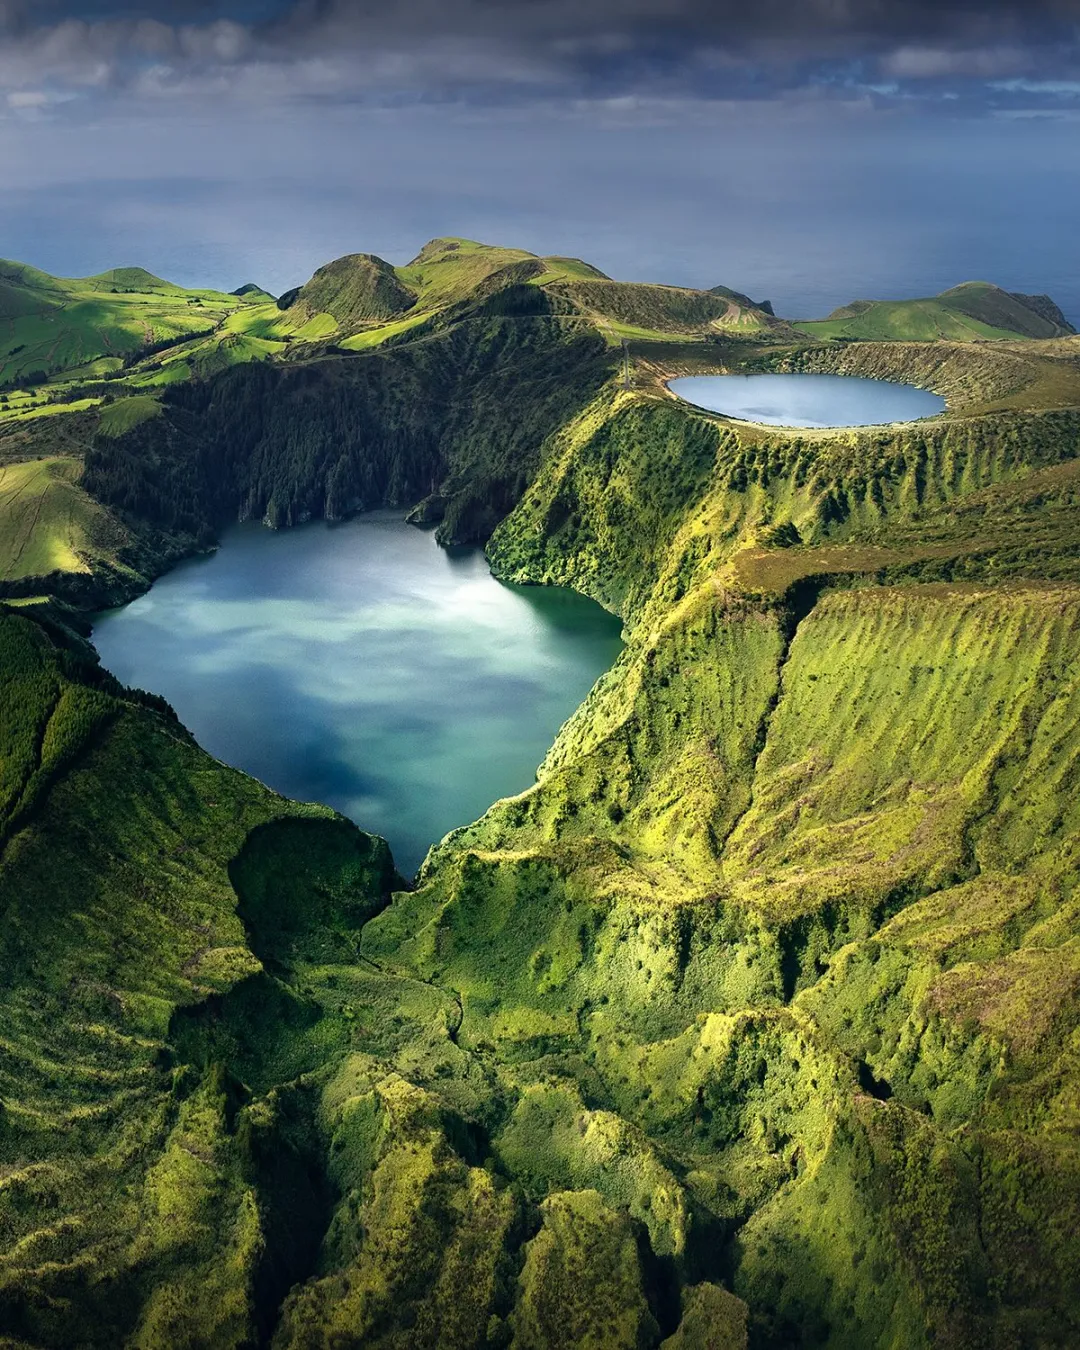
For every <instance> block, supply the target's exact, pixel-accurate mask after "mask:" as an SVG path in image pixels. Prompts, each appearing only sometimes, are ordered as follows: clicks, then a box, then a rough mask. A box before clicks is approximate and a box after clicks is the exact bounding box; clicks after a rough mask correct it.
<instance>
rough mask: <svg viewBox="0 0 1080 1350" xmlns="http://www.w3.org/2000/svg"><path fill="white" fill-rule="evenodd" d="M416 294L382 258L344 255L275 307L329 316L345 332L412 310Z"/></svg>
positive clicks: (287, 294)
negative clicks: (297, 306)
mask: <svg viewBox="0 0 1080 1350" xmlns="http://www.w3.org/2000/svg"><path fill="white" fill-rule="evenodd" d="M415 303H416V292H415V291H413V290H411V289H410V288H409V287H408V286H406V285H405V284H404V283H403V282H402V281H401V279H400V278H399V276H398V274H397V272H395V270H394V269H393V267H391V266H390V264H389V263H388V262H387V261H386V260H385V258H380V257H378V256H377V255H376V254H374V253H347V254H345V256H344V257H341V258H335V259H334V261H333V262H329V263H326V264H325V265H324V266H323V267H320V268H319V269H318V270H317V271H316V273H315V275H314V276H313V277H312V278H311V280H310V281H309V282H308V283H307V285H305V286H301V287H300V288H299V289H298V290H295V291H289V292H287V293H286V294H285V295H283V296H282V297H281V299H280V300H279V301H278V304H279V305H280V306H281V307H282V308H283V309H291V308H293V307H294V306H296V305H300V306H303V307H304V308H305V309H306V310H307V311H308V312H309V313H310V314H311V315H312V316H314V315H315V314H330V315H332V317H333V318H334V319H335V320H336V321H337V323H338V324H339V325H340V326H341V327H343V328H347V327H350V326H356V325H360V324H365V323H370V322H371V321H372V320H387V319H393V318H396V317H397V316H398V315H400V314H404V313H406V312H407V311H408V310H410V309H412V307H413V305H414V304H415Z"/></svg>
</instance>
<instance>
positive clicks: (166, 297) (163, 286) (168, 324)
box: [0, 261, 246, 387]
mask: <svg viewBox="0 0 1080 1350" xmlns="http://www.w3.org/2000/svg"><path fill="white" fill-rule="evenodd" d="M244 303H246V302H245V301H244V300H242V299H241V298H240V297H237V296H229V295H223V294H221V293H219V292H217V291H208V290H185V289H183V288H182V287H180V286H174V285H172V284H171V283H170V282H167V281H162V280H161V279H160V278H159V277H155V276H153V275H152V274H151V273H149V272H147V271H145V270H144V269H143V268H141V267H120V268H115V269H113V270H112V271H109V272H103V273H101V274H100V275H99V276H94V277H85V278H82V279H80V280H65V279H62V278H60V277H51V276H48V275H47V274H46V273H44V272H39V271H37V270H36V269H35V268H31V267H26V266H24V265H23V264H21V263H11V262H5V261H0V319H4V320H6V321H8V322H6V323H5V326H4V331H3V333H2V334H0V387H5V386H6V387H11V386H13V385H15V384H17V383H19V382H20V381H22V382H24V383H29V384H41V383H43V382H44V381H45V380H46V379H55V378H56V377H57V376H58V375H60V374H62V373H63V372H67V371H77V370H80V369H81V368H84V367H88V366H92V365H93V364H94V363H101V364H99V365H98V366H97V368H96V369H95V370H94V371H92V372H88V373H92V374H95V375H98V376H100V375H101V374H104V373H105V372H106V371H110V370H111V371H115V370H118V369H120V368H121V367H122V365H123V363H124V361H125V360H127V359H129V358H131V357H132V356H134V355H136V354H138V353H139V352H140V351H143V350H146V349H149V348H153V347H155V346H158V345H160V344H163V343H167V342H170V341H174V340H176V339H183V337H185V336H186V335H188V334H191V333H207V332H212V331H213V330H214V328H216V326H217V325H218V324H219V323H220V322H221V321H222V319H224V318H225V317H226V315H228V314H230V313H231V312H232V311H234V310H236V309H237V308H238V307H239V306H240V305H242V304H244Z"/></svg>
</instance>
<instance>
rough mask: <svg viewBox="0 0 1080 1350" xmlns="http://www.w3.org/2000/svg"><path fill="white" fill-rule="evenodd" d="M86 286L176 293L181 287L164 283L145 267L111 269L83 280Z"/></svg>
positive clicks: (100, 288) (101, 288) (102, 288)
mask: <svg viewBox="0 0 1080 1350" xmlns="http://www.w3.org/2000/svg"><path fill="white" fill-rule="evenodd" d="M85 281H86V284H87V285H92V286H96V287H97V288H98V289H99V290H116V291H178V290H181V289H182V287H180V286H174V285H173V283H172V282H171V281H164V280H162V278H161V277H157V276H155V275H154V274H153V272H148V271H147V270H146V268H145V267H111V268H110V269H109V270H108V271H107V272H98V273H97V275H96V276H92V277H86V278H85Z"/></svg>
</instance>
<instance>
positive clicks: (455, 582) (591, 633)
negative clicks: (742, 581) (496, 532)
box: [94, 513, 622, 873]
mask: <svg viewBox="0 0 1080 1350" xmlns="http://www.w3.org/2000/svg"><path fill="white" fill-rule="evenodd" d="M94 643H95V645H96V647H97V649H98V651H99V653H100V654H101V659H102V662H103V664H104V665H105V667H106V668H107V669H108V670H110V671H112V673H113V674H114V675H115V676H116V677H117V678H118V679H120V680H122V681H123V682H124V683H125V684H128V685H134V686H137V687H139V688H142V689H149V690H152V691H153V692H154V693H157V694H162V695H164V697H165V698H167V699H168V700H169V702H170V703H171V704H172V705H173V707H174V708H175V709H176V711H177V713H178V715H179V716H180V719H181V721H182V722H184V724H185V725H186V726H187V727H188V728H190V730H191V731H193V732H194V734H195V735H196V737H197V738H198V740H199V742H200V744H201V745H203V746H204V747H205V748H206V749H207V750H209V751H210V753H211V754H213V755H216V756H217V757H218V758H219V759H222V760H224V761H225V762H226V763H228V764H233V765H235V766H236V767H237V768H240V769H244V770H245V771H246V772H248V773H250V774H252V775H254V776H255V777H256V778H259V779H261V780H262V781H263V782H264V783H266V784H268V785H269V786H270V787H273V788H275V789H277V790H278V791H279V792H282V793H284V794H285V795H287V796H290V797H294V798H298V799H300V800H301V801H318V802H326V803H328V804H329V805H331V806H333V807H335V808H336V809H337V810H339V811H341V812H342V813H343V814H344V815H347V816H350V817H351V818H352V819H353V820H355V821H356V822H357V823H358V824H359V825H360V826H362V827H363V828H364V829H366V830H370V831H372V832H374V833H376V834H381V835H384V836H385V837H386V838H387V839H388V840H389V841H390V846H391V848H392V849H393V851H394V860H395V862H396V863H397V865H398V868H399V870H401V871H402V872H405V873H411V872H413V871H415V869H416V868H417V867H418V866H419V864H420V862H421V861H422V859H423V856H424V854H425V853H426V851H427V849H428V847H429V845H431V844H432V843H435V842H437V841H438V840H439V839H441V838H442V836H443V835H444V834H445V833H446V832H447V831H448V830H451V829H453V828H455V827H456V826H458V825H464V824H467V823H468V822H469V821H471V820H474V819H475V818H476V817H477V816H479V815H481V814H482V813H483V812H484V811H485V810H486V809H487V808H488V807H489V806H490V805H491V804H492V802H494V801H496V800H497V799H498V798H500V797H505V796H510V795H513V794H514V793H517V792H521V791H523V790H524V789H525V788H527V787H528V786H529V785H530V784H531V783H532V782H533V778H534V771H535V769H536V766H537V765H538V764H539V763H540V761H541V760H542V759H543V757H544V755H545V753H546V752H547V749H548V747H549V746H550V745H551V742H552V741H553V740H554V738H555V735H556V733H557V731H558V730H559V727H560V726H561V725H562V723H563V722H564V721H565V720H566V718H567V717H569V715H570V714H571V713H572V712H573V711H574V709H575V708H576V707H577V706H578V704H579V703H580V702H581V701H582V699H583V698H584V697H585V695H586V694H587V693H588V691H589V689H590V688H591V687H592V685H593V684H594V683H595V681H596V680H597V679H598V678H599V676H600V675H601V674H602V673H603V672H604V671H605V670H607V669H608V668H609V667H610V666H611V665H612V664H613V662H614V661H615V659H616V657H617V656H618V654H619V652H620V651H621V648H622V644H621V641H620V623H619V621H618V619H616V618H613V617H612V616H611V615H610V614H608V613H607V612H606V611H605V610H603V609H602V608H601V607H600V606H599V605H597V604H594V603H593V602H592V601H591V600H587V599H585V598H584V597H582V596H579V595H576V594H574V593H573V592H572V591H568V590H561V589H558V588H554V587H552V588H547V587H520V586H505V585H503V584H501V583H500V582H498V581H496V580H495V579H494V578H493V577H492V576H491V573H490V572H489V571H488V566H487V563H486V561H485V559H484V556H483V554H482V553H481V552H480V551H479V550H477V549H470V550H450V551H447V550H444V549H441V548H439V546H438V545H437V544H436V543H435V540H434V538H433V536H432V535H431V534H429V533H426V532H424V531H421V530H418V529H416V528H414V527H413V526H411V525H406V524H405V523H404V521H402V520H401V519H400V517H391V516H388V515H386V514H383V513H378V514H375V515H371V516H362V517H359V518H357V519H355V520H351V521H347V522H345V523H343V524H339V525H327V524H325V523H315V524H311V525H305V526H302V527H300V528H298V529H293V530H286V531H282V532H275V531H272V530H267V529H263V528H262V527H261V526H259V525H254V524H252V525H239V526H235V527H233V528H231V529H229V530H227V531H226V532H225V533H224V535H223V536H222V546H221V548H220V549H219V550H218V551H217V552H216V553H214V554H211V555H209V556H207V557H202V558H193V559H189V560H188V561H186V562H184V563H181V564H180V566H178V567H177V568H175V569H174V570H173V571H172V572H170V573H168V574H167V575H166V576H164V577H162V578H161V580H159V581H158V582H156V583H155V585H154V586H153V588H152V589H151V590H150V591H148V592H147V594H146V595H143V596H141V597H140V598H139V599H137V600H135V601H133V602H132V603H131V604H130V605H126V606H124V607H123V608H122V609H117V610H112V611H110V612H108V613H107V614H102V615H99V616H98V618H97V620H96V622H95V626H94Z"/></svg>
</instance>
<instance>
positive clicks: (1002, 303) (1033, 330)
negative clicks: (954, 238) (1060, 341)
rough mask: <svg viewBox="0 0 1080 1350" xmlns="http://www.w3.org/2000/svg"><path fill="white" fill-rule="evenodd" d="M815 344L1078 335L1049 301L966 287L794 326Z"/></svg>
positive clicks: (848, 308) (863, 304)
mask: <svg viewBox="0 0 1080 1350" xmlns="http://www.w3.org/2000/svg"><path fill="white" fill-rule="evenodd" d="M796 327H797V328H798V329H799V330H800V331H801V332H804V333H807V334H809V335H810V336H812V337H816V338H826V339H828V338H847V339H856V338H857V339H859V340H860V341H869V342H874V341H880V340H882V339H889V340H899V341H905V342H932V341H934V340H935V339H937V338H947V339H950V340H952V341H954V342H978V341H987V340H992V339H998V340H1001V339H1008V338H1012V339H1016V338H1054V337H1063V336H1066V335H1068V334H1071V333H1073V332H1074V331H1075V330H1074V329H1073V328H1072V326H1071V325H1070V324H1069V322H1068V321H1067V320H1066V318H1065V316H1064V315H1063V314H1062V312H1061V310H1060V309H1058V307H1057V306H1056V305H1055V304H1054V302H1053V301H1052V300H1051V299H1050V298H1049V297H1048V296H1045V295H1019V294H1016V293H1013V292H1010V291H1003V290H1002V289H1001V288H1000V287H999V286H992V285H990V283H989V282H985V281H968V282H965V283H964V284H963V285H961V286H954V287H953V288H952V289H951V290H947V291H942V293H941V294H940V295H938V296H934V297H933V298H931V299H927V300H856V301H854V302H853V303H852V304H850V305H844V306H842V307H841V308H840V309H837V310H834V312H833V313H832V314H830V315H829V317H828V318H827V319H820V320H817V321H815V322H804V323H798V324H796Z"/></svg>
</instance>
